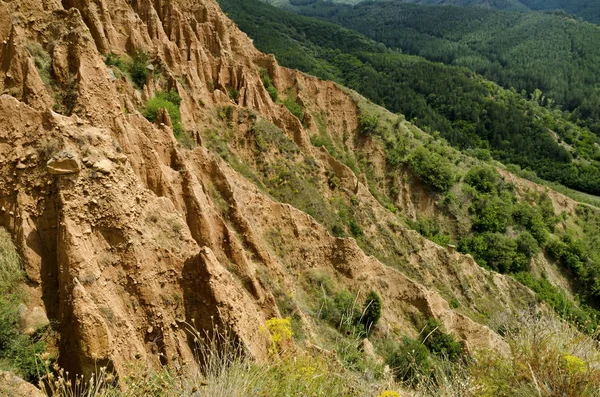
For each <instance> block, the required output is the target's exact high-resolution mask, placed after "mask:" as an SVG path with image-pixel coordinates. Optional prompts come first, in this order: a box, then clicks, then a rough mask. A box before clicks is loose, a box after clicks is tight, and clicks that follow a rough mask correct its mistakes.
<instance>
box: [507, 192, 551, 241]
mask: <svg viewBox="0 0 600 397" xmlns="http://www.w3.org/2000/svg"><path fill="white" fill-rule="evenodd" d="M512 219H513V221H514V223H515V224H517V225H519V226H521V227H523V228H525V229H526V230H527V231H529V232H530V233H531V235H532V236H533V237H534V238H535V239H536V240H537V242H538V243H539V244H544V243H546V241H547V240H548V235H549V232H548V226H547V224H546V222H545V220H544V217H543V216H542V213H541V211H540V210H539V209H538V208H537V207H532V206H531V205H529V204H528V203H527V202H519V203H517V204H516V205H515V206H514V208H513V210H512Z"/></svg>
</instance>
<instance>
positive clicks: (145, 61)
mask: <svg viewBox="0 0 600 397" xmlns="http://www.w3.org/2000/svg"><path fill="white" fill-rule="evenodd" d="M149 63H150V57H149V56H148V54H146V53H144V52H136V53H135V54H134V55H133V57H131V62H129V64H128V65H127V71H128V72H129V75H130V76H131V80H132V81H133V83H134V84H135V85H136V86H138V88H144V85H145V84H146V80H147V78H148V65H149Z"/></svg>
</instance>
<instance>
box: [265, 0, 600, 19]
mask: <svg viewBox="0 0 600 397" xmlns="http://www.w3.org/2000/svg"><path fill="white" fill-rule="evenodd" d="M264 1H265V2H266V3H269V4H272V5H276V6H279V7H282V6H283V7H288V8H294V7H296V6H305V5H309V4H314V3H317V2H318V1H319V0H264ZM375 1H386V0H375ZM396 1H398V2H403V3H416V4H430V5H452V6H459V7H480V8H495V9H499V10H514V11H524V12H527V11H548V10H549V11H554V10H564V11H566V12H567V13H569V14H572V15H574V16H577V17H579V18H581V19H584V20H586V21H588V22H592V23H596V24H598V23H600V2H597V1H595V0H396ZM328 2H329V3H337V4H358V3H361V0H330V1H328ZM363 2H364V3H369V2H373V1H363Z"/></svg>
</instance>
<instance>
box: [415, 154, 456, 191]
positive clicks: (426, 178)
mask: <svg viewBox="0 0 600 397" xmlns="http://www.w3.org/2000/svg"><path fill="white" fill-rule="evenodd" d="M408 163H409V164H410V166H411V169H412V170H413V172H414V173H415V174H416V175H417V176H418V177H419V178H420V179H421V180H422V181H423V182H425V183H426V184H428V185H430V186H431V187H433V188H434V189H437V190H439V191H441V192H445V191H447V190H448V189H450V188H451V187H452V185H454V184H455V183H456V181H457V180H458V177H457V171H456V169H455V167H454V165H453V164H452V163H450V161H448V159H446V158H445V157H443V156H441V155H439V154H438V153H436V152H434V151H432V150H430V149H428V148H426V147H424V146H421V147H419V148H417V149H416V150H415V151H413V153H412V154H411V156H410V157H409V159H408Z"/></svg>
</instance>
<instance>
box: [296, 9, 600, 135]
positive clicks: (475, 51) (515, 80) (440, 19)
mask: <svg viewBox="0 0 600 397" xmlns="http://www.w3.org/2000/svg"><path fill="white" fill-rule="evenodd" d="M299 11H300V12H302V13H303V14H306V15H310V16H316V17H319V18H323V19H326V20H328V21H330V22H335V23H337V24H340V25H342V26H345V27H347V28H350V29H354V30H356V31H358V32H360V33H362V34H365V35H366V36H368V37H370V38H371V39H373V40H375V41H377V42H381V43H383V44H385V45H386V46H388V47H389V48H399V49H401V50H402V51H403V52H405V53H409V54H413V55H419V56H423V57H425V58H427V59H429V60H431V61H435V62H443V63H445V64H449V65H454V66H461V67H466V68H468V69H469V70H472V71H474V72H477V73H479V74H481V75H482V76H484V77H485V78H487V79H489V80H491V81H494V82H496V83H498V84H500V85H502V86H503V87H505V88H508V89H510V88H514V89H516V90H517V91H519V92H520V91H522V90H524V91H525V92H526V95H528V96H531V97H533V93H534V92H536V90H541V91H542V93H543V96H544V97H545V98H542V93H539V94H538V98H537V100H539V101H540V103H543V104H544V105H546V104H551V105H553V104H557V105H559V106H560V108H561V109H563V110H566V111H569V112H571V115H570V117H571V119H572V120H575V121H577V122H578V123H579V124H581V125H585V126H587V127H589V128H590V129H592V130H593V131H595V132H596V133H600V129H599V127H598V126H599V125H600V124H598V120H600V117H599V115H598V113H597V112H596V109H597V108H598V106H597V104H596V103H595V101H596V100H597V98H598V87H600V85H599V81H598V79H597V76H598V70H597V68H598V59H599V58H600V52H599V51H598V48H597V46H596V45H595V43H596V42H597V41H598V40H600V27H599V26H596V25H592V24H589V23H586V22H582V21H577V20H575V19H574V18H573V17H571V16H569V15H566V14H564V13H560V12H554V13H537V12H535V13H518V12H507V11H498V10H488V9H480V8H460V7H446V6H420V5H414V4H403V3H400V2H392V1H387V2H376V3H372V2H370V3H362V4H359V5H357V6H354V7H351V6H346V5H337V4H332V3H325V2H318V3H314V4H312V5H310V6H306V7H301V8H299Z"/></svg>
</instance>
